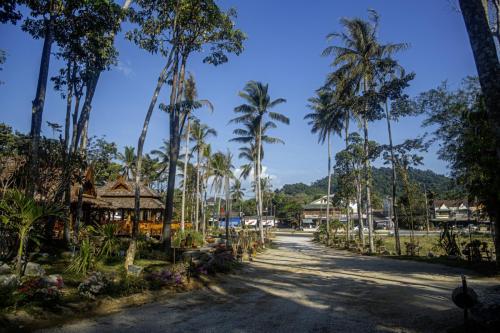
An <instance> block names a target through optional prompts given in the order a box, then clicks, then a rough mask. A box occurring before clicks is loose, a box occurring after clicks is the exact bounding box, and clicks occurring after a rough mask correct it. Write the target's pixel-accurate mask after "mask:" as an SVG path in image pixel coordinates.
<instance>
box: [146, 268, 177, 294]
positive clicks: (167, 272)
mask: <svg viewBox="0 0 500 333" xmlns="http://www.w3.org/2000/svg"><path fill="white" fill-rule="evenodd" d="M186 274H187V271H186V267H185V266H184V265H183V264H178V265H175V266H172V267H171V268H170V269H164V270H161V271H157V272H152V273H149V274H148V275H146V280H147V281H148V283H149V287H150V288H151V289H160V288H162V287H166V286H174V285H181V284H183V283H184V280H185V276H186Z"/></svg>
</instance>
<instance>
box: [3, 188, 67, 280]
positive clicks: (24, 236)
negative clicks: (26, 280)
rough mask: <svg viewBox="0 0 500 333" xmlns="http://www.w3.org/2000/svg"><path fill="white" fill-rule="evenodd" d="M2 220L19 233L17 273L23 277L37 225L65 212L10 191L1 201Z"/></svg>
mask: <svg viewBox="0 0 500 333" xmlns="http://www.w3.org/2000/svg"><path fill="white" fill-rule="evenodd" d="M0 213H1V214H0V219H1V221H2V222H3V223H4V224H6V225H7V226H9V227H11V228H13V229H14V230H16V231H17V234H18V237H19V248H18V251H17V262H16V273H17V275H18V276H21V275H22V263H23V255H24V251H25V249H26V247H27V245H28V242H29V241H30V239H33V237H32V236H33V232H34V231H35V228H36V225H37V223H39V222H41V221H42V220H43V219H45V218H62V217H64V210H63V209H62V207H60V206H58V205H50V206H49V205H43V204H39V203H37V202H36V201H35V200H34V199H33V198H31V197H29V196H27V195H25V194H24V193H22V192H21V191H17V190H9V191H7V192H6V193H5V195H4V197H3V199H2V200H1V201H0Z"/></svg>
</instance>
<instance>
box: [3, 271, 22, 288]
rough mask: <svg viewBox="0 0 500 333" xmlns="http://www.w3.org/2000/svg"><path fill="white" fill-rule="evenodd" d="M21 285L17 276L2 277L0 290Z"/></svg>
mask: <svg viewBox="0 0 500 333" xmlns="http://www.w3.org/2000/svg"><path fill="white" fill-rule="evenodd" d="M18 285H19V279H18V277H17V275H16V274H8V275H0V288H15V287H17V286H18Z"/></svg>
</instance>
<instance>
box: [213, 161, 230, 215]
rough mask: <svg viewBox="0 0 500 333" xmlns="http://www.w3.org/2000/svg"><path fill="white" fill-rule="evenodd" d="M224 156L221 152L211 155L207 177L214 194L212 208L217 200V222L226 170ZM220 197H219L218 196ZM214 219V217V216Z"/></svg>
mask: <svg viewBox="0 0 500 333" xmlns="http://www.w3.org/2000/svg"><path fill="white" fill-rule="evenodd" d="M225 158H226V157H225V155H224V153H222V152H216V153H215V154H213V156H212V158H211V160H210V174H209V177H211V178H212V185H211V190H212V192H213V193H214V207H215V204H217V199H219V202H218V204H217V211H216V212H217V213H216V214H217V221H218V220H219V218H220V207H221V203H222V195H220V194H221V192H222V188H223V186H224V177H225V173H224V172H225V168H226V165H225V164H226V161H225ZM219 195H220V196H219ZM214 213H215V212H214ZM214 217H215V216H214Z"/></svg>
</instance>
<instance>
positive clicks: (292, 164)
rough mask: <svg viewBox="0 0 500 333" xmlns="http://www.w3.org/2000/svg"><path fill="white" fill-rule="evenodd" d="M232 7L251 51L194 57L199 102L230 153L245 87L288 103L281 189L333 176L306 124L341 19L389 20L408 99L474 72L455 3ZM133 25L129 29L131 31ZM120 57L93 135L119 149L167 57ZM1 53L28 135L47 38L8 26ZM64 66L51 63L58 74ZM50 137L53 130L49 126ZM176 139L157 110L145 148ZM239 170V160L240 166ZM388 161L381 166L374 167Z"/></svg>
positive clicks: (106, 77)
mask: <svg viewBox="0 0 500 333" xmlns="http://www.w3.org/2000/svg"><path fill="white" fill-rule="evenodd" d="M219 3H220V4H221V5H222V6H224V7H235V8H236V9H237V11H238V18H237V20H236V23H237V26H238V27H239V28H240V29H242V30H243V31H244V32H245V33H246V34H247V35H248V40H247V41H246V43H245V51H244V52H243V54H241V55H240V56H239V57H236V56H231V57H230V61H229V62H228V63H227V64H224V65H221V66H218V67H213V66H210V65H207V64H203V63H202V62H201V59H202V57H201V56H200V55H195V56H193V57H192V58H191V61H190V63H189V65H188V69H189V71H191V72H192V73H193V74H194V76H195V78H196V80H197V84H198V90H199V97H200V98H203V99H209V100H210V101H211V102H212V103H213V104H214V106H215V112H214V113H213V114H209V113H208V112H205V111H199V112H198V115H199V117H200V118H201V119H202V121H203V122H205V123H207V124H209V125H210V126H212V127H214V128H215V129H216V130H217V131H218V133H219V135H218V137H217V139H214V140H212V144H213V146H214V148H215V149H216V150H217V149H219V150H224V151H225V150H226V149H227V148H229V149H231V150H232V151H233V152H234V153H237V152H236V150H237V148H238V146H237V145H235V144H233V143H228V140H229V139H230V138H231V137H232V131H233V129H234V126H233V125H228V121H229V120H230V119H231V118H232V117H233V109H234V107H235V106H237V105H239V104H241V99H240V98H239V97H238V96H237V93H238V91H239V90H241V89H242V88H243V86H244V84H245V82H247V81H249V80H258V81H262V82H265V83H269V85H270V94H271V97H272V98H277V97H283V98H286V99H287V103H286V104H283V105H280V106H279V107H278V108H277V109H276V111H279V112H282V113H284V114H286V115H288V116H289V117H290V119H291V123H290V125H289V126H285V125H282V126H279V128H277V129H276V130H274V132H273V134H274V135H275V136H279V137H280V138H282V139H283V140H284V141H285V142H286V144H285V145H284V146H281V145H276V146H267V147H266V148H265V149H266V157H265V161H264V165H265V166H266V172H267V173H268V174H269V175H272V177H273V178H274V186H275V187H280V186H281V185H283V184H286V183H293V182H305V183H310V182H311V181H314V180H316V179H318V178H320V177H324V176H325V175H326V146H321V145H318V143H317V138H316V137H315V136H313V135H312V134H310V129H309V127H308V125H307V123H306V121H304V120H303V117H304V115H305V114H306V113H307V112H308V111H309V110H308V109H307V108H306V105H307V99H308V98H309V97H311V96H312V95H313V94H314V90H315V89H316V88H318V87H319V86H320V85H321V84H322V83H323V80H324V78H325V75H326V74H327V73H328V72H329V71H330V70H331V69H330V68H329V62H330V59H328V58H323V57H321V52H322V50H323V49H324V48H325V47H326V46H327V45H328V44H327V41H326V39H325V36H326V34H327V33H329V32H334V31H340V29H341V27H340V25H339V19H340V18H341V17H353V16H358V17H366V16H367V12H366V10H367V9H368V8H373V9H375V10H377V11H378V12H379V14H380V16H381V26H380V33H379V36H380V39H381V40H382V41H390V42H407V43H410V45H411V48H410V49H409V50H407V51H405V52H404V53H401V54H400V55H399V60H400V62H401V63H402V65H403V66H404V67H405V68H406V69H407V70H408V71H414V72H415V73H416V79H415V80H414V82H413V84H412V86H411V87H410V88H409V89H408V92H409V94H410V95H416V94H418V93H419V92H422V91H425V90H427V89H430V88H433V87H435V86H437V85H439V84H440V83H441V82H442V81H443V80H448V83H449V85H450V87H452V88H456V87H457V86H458V85H459V84H460V81H461V79H462V78H464V77H465V76H467V75H476V71H475V66H474V62H473V57H472V52H471V50H470V46H469V41H468V39H467V34H466V31H465V27H464V24H463V21H462V17H461V15H460V13H458V12H457V11H456V10H455V8H454V7H453V4H452V3H453V1H448V0H419V1H401V0H372V1H368V0H356V1H338V0H337V1H334V0H315V1H298V0H294V1H279V0H253V1H243V0H240V1H236V0H226V1H219ZM129 28H130V27H128V26H125V27H124V30H125V31H126V30H127V29H129ZM116 45H117V48H118V50H119V52H120V55H119V64H118V66H117V67H115V68H113V69H112V70H111V71H109V72H106V73H104V74H103V75H102V76H101V80H100V82H99V86H98V89H97V92H96V95H95V98H94V104H93V110H92V115H91V120H90V121H91V123H90V133H91V135H97V136H101V135H105V136H106V138H107V139H108V140H112V141H115V142H117V144H118V145H119V146H120V147H123V146H125V145H133V146H135V145H136V144H137V138H138V136H139V133H140V130H141V128H142V122H143V119H144V115H145V112H146V108H147V106H148V103H149V100H150V98H151V94H152V91H153V89H154V85H155V83H156V79H157V76H158V74H159V71H160V70H161V68H162V66H163V65H162V63H163V61H162V59H161V58H160V57H159V56H153V55H150V54H148V53H146V52H145V51H143V50H141V49H139V48H138V47H136V46H135V45H133V44H132V43H130V42H128V41H126V40H125V39H124V38H123V34H121V35H120V36H118V38H117V40H116ZM0 49H4V50H6V51H7V56H8V58H7V62H6V64H5V66H4V70H3V71H2V72H0V80H1V81H4V82H5V84H4V85H2V86H0V121H2V122H6V123H7V124H9V125H11V126H13V127H14V128H15V129H17V130H19V131H23V132H27V131H28V130H29V124H30V114H31V101H32V99H33V97H34V93H35V89H36V79H37V76H38V66H39V61H40V53H41V49H42V41H39V40H33V39H31V37H30V36H29V35H27V34H26V33H24V32H22V31H21V30H20V28H19V26H17V27H16V26H12V25H2V26H0ZM61 66H62V64H61V63H59V62H57V61H53V62H52V63H51V68H50V70H51V73H52V74H54V73H55V72H56V71H57V70H58V69H59V68H60V67H61ZM167 99H168V92H167V90H166V89H164V90H163V91H162V94H161V97H160V101H161V102H166V101H167ZM64 113H65V106H64V101H63V100H62V99H61V98H60V96H59V95H58V94H57V93H56V92H54V90H53V89H52V88H50V89H49V91H48V94H47V100H46V104H45V111H44V123H45V121H51V122H58V123H63V120H64ZM420 124H421V119H419V118H417V119H416V118H411V119H404V120H401V121H400V122H399V123H397V124H395V125H394V139H395V142H396V143H398V142H401V141H403V140H404V139H406V138H413V137H416V136H418V135H420V134H423V133H424V132H425V129H422V128H421V127H420ZM385 126H386V125H385V123H384V122H383V121H380V122H376V123H372V124H370V138H371V139H373V140H376V141H378V142H381V143H386V141H387V134H386V127H385ZM43 132H44V134H45V135H46V136H51V135H52V131H51V130H50V129H49V128H47V126H46V125H44V128H43ZM167 137H168V120H167V115H166V114H164V113H163V112H161V111H160V110H158V109H157V110H156V111H155V114H154V116H153V121H152V123H151V126H150V131H149V134H148V137H147V140H146V151H148V150H151V149H155V148H157V147H159V146H160V145H161V141H162V140H163V138H167ZM334 140H335V141H334V149H335V150H338V149H340V148H341V146H342V144H341V139H339V138H335V139H334ZM424 162H425V165H424V166H423V168H424V169H432V170H434V171H436V172H439V173H446V172H447V170H446V165H445V164H444V163H443V162H442V161H439V160H438V159H437V158H436V156H435V148H433V149H432V150H431V151H430V152H429V153H428V154H426V156H425V159H424ZM235 164H236V165H239V164H240V163H239V162H236V163H235ZM376 165H380V163H376Z"/></svg>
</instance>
